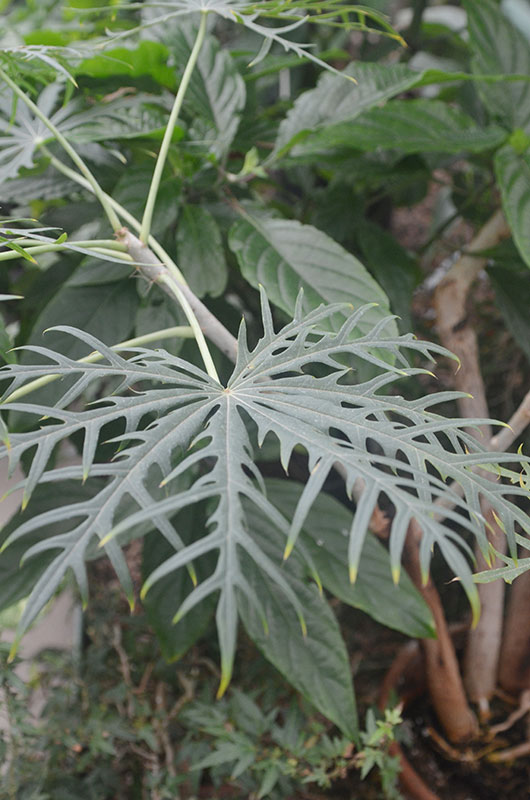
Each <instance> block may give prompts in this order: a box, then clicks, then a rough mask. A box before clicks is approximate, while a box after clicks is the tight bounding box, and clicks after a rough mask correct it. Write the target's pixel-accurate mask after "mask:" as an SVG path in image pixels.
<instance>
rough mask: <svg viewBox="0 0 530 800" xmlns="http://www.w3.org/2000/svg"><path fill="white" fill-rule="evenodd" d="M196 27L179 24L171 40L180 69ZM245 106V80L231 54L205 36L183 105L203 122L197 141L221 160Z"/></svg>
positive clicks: (183, 63)
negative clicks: (199, 139)
mask: <svg viewBox="0 0 530 800" xmlns="http://www.w3.org/2000/svg"><path fill="white" fill-rule="evenodd" d="M195 36H196V30H195V28H194V27H192V26H190V25H187V24H186V25H180V26H179V27H178V29H177V32H176V36H175V38H174V40H173V41H172V43H171V46H172V48H173V49H174V52H175V54H176V57H177V63H178V65H179V66H180V67H181V68H182V67H183V66H184V65H185V64H186V62H187V60H188V58H189V55H190V52H191V49H192V46H193V42H194V40H195ZM244 105H245V83H244V81H243V78H242V77H241V75H240V74H239V73H238V72H237V70H236V68H235V66H234V63H233V61H232V59H231V57H230V54H229V53H228V52H227V51H226V50H223V49H221V47H220V45H219V43H218V42H217V40H216V39H214V37H213V36H207V38H206V41H205V42H204V44H203V46H202V49H201V52H200V54H199V59H198V62H197V67H196V69H195V72H194V73H193V75H192V77H191V81H190V85H189V87H188V91H187V93H186V100H185V108H187V109H188V110H189V111H190V112H191V113H192V114H193V115H195V116H197V117H199V118H200V120H202V122H203V123H204V127H202V128H201V129H200V138H201V140H202V141H200V142H197V144H198V145H201V147H203V146H206V148H207V150H208V151H209V152H211V153H213V154H214V155H215V156H216V157H217V158H218V159H222V158H223V157H224V156H225V155H226V154H227V152H228V149H229V147H230V144H231V142H232V139H233V138H234V136H235V133H236V131H237V127H238V125H239V115H240V112H241V111H242V109H243V106H244Z"/></svg>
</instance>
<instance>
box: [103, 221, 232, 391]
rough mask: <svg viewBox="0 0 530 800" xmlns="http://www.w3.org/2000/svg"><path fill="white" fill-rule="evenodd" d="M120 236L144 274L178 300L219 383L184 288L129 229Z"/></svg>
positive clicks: (209, 372) (211, 374) (204, 359)
mask: <svg viewBox="0 0 530 800" xmlns="http://www.w3.org/2000/svg"><path fill="white" fill-rule="evenodd" d="M118 236H119V237H120V238H119V241H122V242H124V243H125V245H126V246H127V250H128V251H129V253H130V254H131V256H132V257H133V259H134V261H135V262H136V263H138V264H141V265H142V266H141V267H140V269H141V272H142V274H143V275H144V276H145V277H146V278H147V279H148V280H150V281H152V282H153V283H157V284H158V285H159V286H161V288H162V289H164V291H165V292H166V293H167V294H169V295H170V297H174V298H175V299H176V300H178V302H179V303H180V305H181V306H182V309H183V311H184V313H185V314H186V317H187V319H188V322H189V323H190V326H191V328H192V330H193V333H194V334H195V339H196V340H197V345H198V347H199V350H200V351H201V356H202V359H203V361H204V366H205V367H206V372H207V373H208V375H209V376H210V377H211V378H213V379H214V380H216V381H217V382H219V376H218V374H217V370H216V368H215V364H214V363H213V359H212V356H211V354H210V351H209V350H208V345H207V344H206V339H205V338H204V334H203V332H202V329H201V327H200V325H199V322H198V320H197V317H196V316H195V314H194V312H193V309H192V308H191V306H190V304H189V302H188V299H187V298H186V296H185V294H184V292H183V288H184V287H183V286H182V285H179V283H178V282H177V281H175V280H174V279H173V277H172V276H171V275H170V274H168V271H167V267H166V265H165V264H163V263H161V262H160V261H159V260H158V259H157V257H156V256H155V255H154V253H153V252H152V251H151V250H150V249H149V248H148V247H147V245H145V244H143V243H142V242H141V241H140V239H138V238H137V237H136V236H134V234H132V233H131V232H130V231H129V230H127V228H122V229H121V230H120V231H119V232H118Z"/></svg>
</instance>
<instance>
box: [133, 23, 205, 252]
mask: <svg viewBox="0 0 530 800" xmlns="http://www.w3.org/2000/svg"><path fill="white" fill-rule="evenodd" d="M207 16H208V12H207V11H202V12H201V21H200V23H199V30H198V31H197V37H196V39H195V44H194V45H193V49H192V51H191V53H190V57H189V59H188V63H187V64H186V68H185V70H184V72H183V75H182V79H181V81H180V86H179V88H178V92H177V94H176V97H175V102H174V103H173V108H172V109H171V114H170V115H169V120H168V123H167V125H166V130H165V133H164V138H163V139H162V145H161V147H160V152H159V154H158V158H157V160H156V165H155V171H154V173H153V178H152V180H151V186H150V187H149V193H148V195H147V200H146V203H145V210H144V215H143V217H142V226H141V229H140V241H141V242H142V244H147V241H148V239H149V233H150V231H151V222H152V219H153V211H154V207H155V203H156V198H157V194H158V189H159V187H160V181H161V179H162V172H163V170H164V166H165V163H166V159H167V154H168V151H169V147H170V144H171V139H172V138H173V131H174V130H175V125H176V124H177V119H178V115H179V114H180V110H181V108H182V103H183V102H184V96H185V94H186V91H187V88H188V86H189V82H190V79H191V76H192V74H193V70H194V69H195V65H196V63H197V59H198V57H199V51H200V49H201V47H202V43H203V41H204V37H205V35H206V18H207Z"/></svg>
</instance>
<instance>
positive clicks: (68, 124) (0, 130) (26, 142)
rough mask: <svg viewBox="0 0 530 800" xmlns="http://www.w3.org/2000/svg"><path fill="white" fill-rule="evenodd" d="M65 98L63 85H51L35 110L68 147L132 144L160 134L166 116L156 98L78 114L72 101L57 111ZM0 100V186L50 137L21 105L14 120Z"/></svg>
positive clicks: (8, 104) (30, 161) (125, 100)
mask: <svg viewBox="0 0 530 800" xmlns="http://www.w3.org/2000/svg"><path fill="white" fill-rule="evenodd" d="M63 92H64V85H63V84H61V83H51V84H49V85H48V86H46V88H45V89H43V91H42V92H41V94H40V96H39V98H38V100H37V107H38V108H39V110H40V111H41V112H42V114H43V115H44V116H45V117H47V118H48V119H49V121H50V122H51V123H52V124H53V125H54V126H55V127H56V128H57V129H58V130H60V131H61V132H62V133H63V134H64V135H65V136H66V137H67V138H69V139H72V141H79V142H96V141H103V140H109V139H110V140H112V139H123V138H125V139H130V138H135V137H138V136H146V135H148V134H151V133H155V132H160V131H162V130H163V127H164V124H165V117H166V114H165V113H164V109H163V107H162V106H161V105H160V101H159V100H158V99H157V98H151V97H150V96H148V95H142V96H138V97H122V98H118V99H117V100H114V101H112V102H109V103H106V104H105V103H99V104H98V105H97V106H94V107H93V108H91V109H88V110H82V107H81V105H80V103H79V102H78V101H77V100H73V101H71V102H70V103H67V104H66V105H64V106H61V107H59V108H57V104H58V102H59V98H60V96H61V94H62V93H63ZM0 100H1V102H0V180H7V179H8V178H14V177H16V176H17V175H18V173H19V170H20V169H21V168H22V167H25V168H27V169H30V168H31V167H32V166H33V165H34V164H35V161H36V159H37V157H38V148H39V146H40V145H41V144H46V143H49V142H52V141H53V139H54V134H52V132H51V131H50V129H49V128H48V127H47V126H46V125H45V124H44V122H43V121H42V120H41V119H38V118H37V117H35V116H34V115H33V113H32V111H31V110H30V109H29V108H28V107H27V105H26V104H25V103H22V102H21V101H18V102H17V103H16V108H15V113H14V115H13V117H12V116H11V110H12V109H11V101H10V99H9V94H8V92H6V91H4V92H3V93H1V94H0Z"/></svg>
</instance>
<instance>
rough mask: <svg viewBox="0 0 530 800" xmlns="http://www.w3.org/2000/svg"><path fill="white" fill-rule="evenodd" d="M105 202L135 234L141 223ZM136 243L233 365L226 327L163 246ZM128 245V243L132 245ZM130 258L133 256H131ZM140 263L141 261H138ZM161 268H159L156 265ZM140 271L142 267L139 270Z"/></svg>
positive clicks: (66, 171)
mask: <svg viewBox="0 0 530 800" xmlns="http://www.w3.org/2000/svg"><path fill="white" fill-rule="evenodd" d="M42 149H43V151H44V152H46V155H48V157H49V158H50V162H51V164H52V165H53V166H54V167H55V168H56V169H57V170H58V171H59V172H62V174H63V175H66V176H67V177H68V178H70V179H71V180H73V181H75V182H76V183H78V184H79V185H80V186H83V187H84V188H85V189H87V190H88V191H93V189H92V187H91V186H90V184H89V183H88V181H86V180H85V178H83V177H82V175H79V173H77V172H75V170H73V169H70V167H67V166H66V165H65V164H63V163H62V161H60V160H59V159H58V158H56V157H55V156H54V155H52V154H51V153H50V152H49V150H47V148H45V147H44V146H43V148H42ZM107 199H108V201H109V202H110V203H111V205H112V207H113V208H114V210H115V211H116V213H117V214H118V215H119V216H120V217H121V219H122V220H123V221H124V222H126V223H127V225H130V227H131V228H132V229H133V230H135V231H136V232H137V233H139V232H140V228H141V223H140V222H139V221H138V220H137V219H136V218H135V217H134V216H133V215H132V214H131V213H130V212H129V211H127V209H126V208H124V207H123V206H122V205H121V204H120V203H118V201H117V200H115V199H114V198H113V197H110V195H107ZM134 239H136V248H137V249H138V248H139V247H142V248H143V249H142V257H141V258H143V259H144V260H145V259H146V258H148V259H150V260H152V259H153V253H155V254H156V255H157V256H158V258H159V259H160V262H161V264H163V265H164V267H165V269H166V270H167V272H168V273H169V275H170V276H171V278H172V279H173V281H174V282H175V283H176V284H177V286H178V287H179V288H180V290H181V292H182V295H183V296H184V297H185V298H186V300H187V301H188V304H189V308H191V310H192V312H193V315H194V316H195V317H196V318H197V320H198V322H199V325H200V335H201V336H202V332H203V331H204V333H205V334H206V336H207V337H208V338H209V339H210V341H212V342H213V343H214V344H216V345H217V346H218V347H219V349H220V350H221V352H223V353H224V354H225V355H226V356H228V358H229V359H230V360H231V361H233V362H235V360H236V357H237V340H236V338H235V337H234V336H233V335H232V334H231V333H230V331H228V330H227V329H226V328H225V326H224V325H223V324H222V323H221V322H219V320H218V319H217V317H215V316H214V315H213V314H212V313H211V311H209V309H208V308H207V307H206V306H205V305H204V303H202V302H201V301H200V300H199V298H198V297H197V296H196V295H194V294H193V292H192V291H191V289H190V288H189V286H188V284H187V282H186V279H185V277H184V275H183V274H182V272H181V271H180V270H179V268H178V267H177V265H176V264H175V262H174V261H173V259H172V258H171V256H170V255H169V253H167V252H166V251H165V250H164V248H163V247H162V245H161V244H160V243H159V242H158V241H157V240H156V239H155V238H154V236H153V235H152V234H150V235H149V238H148V240H147V245H148V248H146V247H144V246H142V244H141V242H140V240H139V239H137V238H136V237H133V239H132V240H131V242H134ZM131 242H130V243H131ZM137 249H135V254H136V255H139V251H138V250H137ZM147 253H150V255H147ZM131 255H133V254H132V253H131ZM138 260H139V262H140V263H143V261H142V260H141V259H140V258H139V259H138ZM159 266H160V265H159ZM140 270H141V267H140ZM172 296H173V298H174V299H178V298H176V296H175V294H173V295H172ZM188 321H189V322H190V325H191V320H190V318H189V317H188Z"/></svg>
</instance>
